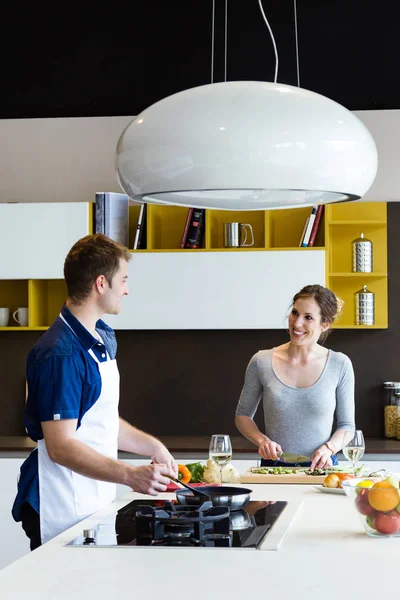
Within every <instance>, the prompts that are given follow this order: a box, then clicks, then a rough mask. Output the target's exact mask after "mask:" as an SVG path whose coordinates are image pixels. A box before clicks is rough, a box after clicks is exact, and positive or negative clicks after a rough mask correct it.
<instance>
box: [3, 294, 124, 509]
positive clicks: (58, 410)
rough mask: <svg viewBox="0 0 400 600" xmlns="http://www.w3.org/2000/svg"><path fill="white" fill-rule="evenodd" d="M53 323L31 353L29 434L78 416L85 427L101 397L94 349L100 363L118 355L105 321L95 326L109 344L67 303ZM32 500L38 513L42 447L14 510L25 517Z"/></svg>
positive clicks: (24, 476) (25, 468) (27, 469)
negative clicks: (88, 414)
mask: <svg viewBox="0 0 400 600" xmlns="http://www.w3.org/2000/svg"><path fill="white" fill-rule="evenodd" d="M61 314H62V316H63V318H64V319H65V321H66V323H65V322H64V321H63V319H61V317H58V318H57V319H56V320H55V321H54V323H53V325H52V326H51V327H50V328H49V329H48V330H47V331H46V333H44V334H43V335H42V336H41V338H40V339H39V340H38V342H37V343H36V345H35V346H34V347H33V348H32V350H31V351H30V352H29V354H28V359H27V364H26V378H27V381H28V398H27V402H26V407H25V413H24V424H25V427H26V430H27V432H28V435H29V437H30V438H31V439H32V440H33V441H35V442H37V441H38V440H41V439H43V431H42V426H41V422H42V421H53V420H61V419H77V421H78V424H77V428H79V427H80V424H81V421H82V418H83V416H84V414H85V413H86V412H87V411H88V410H89V409H90V408H91V407H92V406H93V404H94V403H95V402H96V400H97V399H98V398H99V396H100V392H101V377H100V373H99V369H98V365H97V362H96V361H95V360H93V358H92V357H91V356H90V354H89V352H88V350H90V349H91V350H92V351H93V353H94V354H95V355H96V357H97V358H98V360H99V361H100V362H103V361H106V360H107V352H108V354H109V356H110V358H111V359H114V358H115V356H116V351H117V342H116V339H115V334H114V331H113V330H112V329H111V327H109V326H108V325H107V324H106V323H104V321H102V320H99V321H97V323H96V331H97V332H98V333H99V334H100V336H101V338H102V340H103V341H104V344H102V343H100V342H99V340H96V338H94V337H93V336H92V335H91V333H90V332H89V331H88V330H87V329H86V328H85V327H84V326H83V325H82V324H81V323H80V322H79V321H78V319H76V318H75V317H74V316H73V314H72V313H71V312H70V311H69V310H68V308H67V307H66V306H65V305H64V306H63V307H62V309H61ZM25 502H28V503H29V504H31V505H32V506H33V508H34V509H35V510H36V511H37V512H39V479H38V458H37V450H34V451H33V452H32V453H31V454H30V456H29V457H28V458H27V460H26V461H25V462H24V464H23V465H22V467H21V474H20V479H19V482H18V494H17V497H16V499H15V502H14V506H13V509H12V514H13V517H14V519H15V520H16V521H20V520H21V519H20V508H21V506H22V505H23V504H24V503H25Z"/></svg>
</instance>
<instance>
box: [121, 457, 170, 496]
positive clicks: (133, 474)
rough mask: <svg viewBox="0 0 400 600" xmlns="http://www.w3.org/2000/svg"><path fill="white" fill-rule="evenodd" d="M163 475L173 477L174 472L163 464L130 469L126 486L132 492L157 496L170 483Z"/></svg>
mask: <svg viewBox="0 0 400 600" xmlns="http://www.w3.org/2000/svg"><path fill="white" fill-rule="evenodd" d="M165 475H171V477H174V471H173V470H172V469H170V468H169V467H167V465H165V464H157V465H153V464H151V465H143V466H141V467H131V470H130V472H129V479H128V481H127V484H128V485H130V487H131V488H132V489H133V491H134V492H140V493H141V494H149V495H150V496H157V494H159V493H160V492H165V490H166V489H167V485H168V484H169V482H170V480H169V479H168V477H165Z"/></svg>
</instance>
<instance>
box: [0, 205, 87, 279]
mask: <svg viewBox="0 0 400 600" xmlns="http://www.w3.org/2000/svg"><path fill="white" fill-rule="evenodd" d="M89 220H90V218H89V206H88V203H86V202H59V203H47V202H46V203H9V204H0V256H1V260H0V279H10V280H15V279H62V278H63V266H64V260H65V257H66V255H67V253H68V251H69V249H70V248H71V246H72V245H73V244H74V243H75V242H76V241H77V240H78V239H79V238H81V237H83V236H84V235H87V234H88V233H89Z"/></svg>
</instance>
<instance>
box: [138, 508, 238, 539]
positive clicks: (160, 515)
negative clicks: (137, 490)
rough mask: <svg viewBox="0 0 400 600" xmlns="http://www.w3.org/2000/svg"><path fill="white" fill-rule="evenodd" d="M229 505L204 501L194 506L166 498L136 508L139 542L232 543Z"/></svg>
mask: <svg viewBox="0 0 400 600" xmlns="http://www.w3.org/2000/svg"><path fill="white" fill-rule="evenodd" d="M229 514H230V513H229V508H226V507H223V506H213V505H212V503H211V502H209V501H206V502H204V504H202V505H201V506H199V507H198V508H197V509H193V507H191V506H183V505H177V504H173V503H172V502H169V501H166V502H165V504H164V506H163V507H161V508H160V507H157V506H149V505H139V506H137V507H136V510H135V518H136V535H137V538H136V539H137V544H138V545H139V546H150V545H174V546H182V545H184V546H216V547H229V546H231V536H230V535H229V533H230V531H229V529H230V527H229Z"/></svg>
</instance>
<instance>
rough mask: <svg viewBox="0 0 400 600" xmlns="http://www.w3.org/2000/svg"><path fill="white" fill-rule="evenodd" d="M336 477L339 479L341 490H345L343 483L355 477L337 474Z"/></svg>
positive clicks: (347, 474)
mask: <svg viewBox="0 0 400 600" xmlns="http://www.w3.org/2000/svg"><path fill="white" fill-rule="evenodd" d="M336 475H337V476H338V477H339V481H340V483H339V487H341V488H343V486H342V483H343V481H345V480H346V479H352V478H353V477H354V475H350V473H336Z"/></svg>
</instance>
